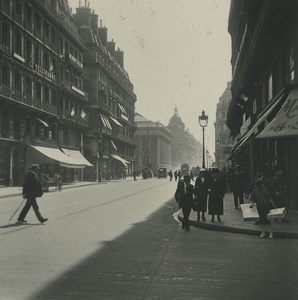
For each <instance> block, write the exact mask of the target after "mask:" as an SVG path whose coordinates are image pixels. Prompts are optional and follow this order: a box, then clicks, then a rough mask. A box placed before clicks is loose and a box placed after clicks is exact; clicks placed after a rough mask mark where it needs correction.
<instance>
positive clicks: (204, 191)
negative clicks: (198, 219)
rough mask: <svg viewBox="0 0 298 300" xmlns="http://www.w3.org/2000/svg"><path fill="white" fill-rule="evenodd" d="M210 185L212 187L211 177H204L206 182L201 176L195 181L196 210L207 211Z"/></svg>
mask: <svg viewBox="0 0 298 300" xmlns="http://www.w3.org/2000/svg"><path fill="white" fill-rule="evenodd" d="M209 187H210V179H209V178H204V182H203V181H202V179H201V178H200V177H197V179H196V182H195V190H194V194H195V210H196V211H202V212H206V210H207V198H208V190H209Z"/></svg>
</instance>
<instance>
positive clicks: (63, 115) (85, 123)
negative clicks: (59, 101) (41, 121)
mask: <svg viewBox="0 0 298 300" xmlns="http://www.w3.org/2000/svg"><path fill="white" fill-rule="evenodd" d="M59 117H60V118H61V119H63V120H67V121H69V122H72V123H75V124H80V125H83V126H88V125H89V119H88V117H87V116H86V118H82V117H81V116H77V115H74V116H71V115H70V113H69V112H66V111H63V112H60V113H59Z"/></svg>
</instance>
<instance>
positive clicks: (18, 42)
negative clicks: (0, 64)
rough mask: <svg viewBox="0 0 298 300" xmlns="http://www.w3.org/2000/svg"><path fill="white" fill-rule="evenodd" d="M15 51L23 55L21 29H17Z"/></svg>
mask: <svg viewBox="0 0 298 300" xmlns="http://www.w3.org/2000/svg"><path fill="white" fill-rule="evenodd" d="M14 52H15V53H17V54H18V55H20V56H23V44H22V34H21V32H20V31H19V30H15V44H14Z"/></svg>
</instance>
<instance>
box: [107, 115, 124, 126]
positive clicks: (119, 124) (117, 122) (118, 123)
mask: <svg viewBox="0 0 298 300" xmlns="http://www.w3.org/2000/svg"><path fill="white" fill-rule="evenodd" d="M110 119H111V120H112V121H113V122H114V123H115V124H116V125H118V126H120V127H123V125H122V124H121V123H120V122H119V121H118V120H117V119H115V118H113V117H110Z"/></svg>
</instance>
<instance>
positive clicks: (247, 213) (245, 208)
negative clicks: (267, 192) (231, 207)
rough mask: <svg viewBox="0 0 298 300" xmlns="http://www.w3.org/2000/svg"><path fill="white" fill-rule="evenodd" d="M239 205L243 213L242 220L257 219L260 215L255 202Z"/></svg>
mask: <svg viewBox="0 0 298 300" xmlns="http://www.w3.org/2000/svg"><path fill="white" fill-rule="evenodd" d="M240 206H241V210H242V214H243V221H245V222H247V221H257V220H259V218H260V216H259V213H258V210H257V206H256V205H255V204H253V205H252V204H250V203H248V204H240Z"/></svg>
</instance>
